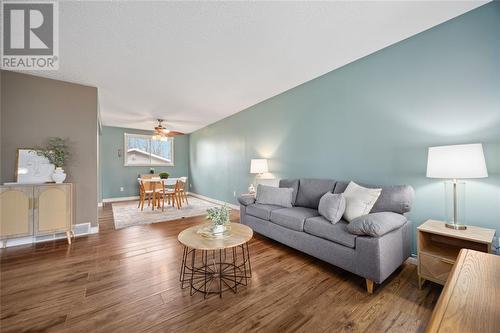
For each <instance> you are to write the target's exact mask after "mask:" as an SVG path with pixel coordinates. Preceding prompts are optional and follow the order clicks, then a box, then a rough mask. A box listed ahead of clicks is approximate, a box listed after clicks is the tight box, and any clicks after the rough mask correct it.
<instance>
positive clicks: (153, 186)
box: [137, 177, 179, 210]
mask: <svg viewBox="0 0 500 333" xmlns="http://www.w3.org/2000/svg"><path fill="white" fill-rule="evenodd" d="M178 179H179V178H166V179H164V178H159V177H152V178H137V180H140V181H142V182H143V183H151V189H152V190H153V207H152V210H155V203H156V186H157V185H160V184H161V186H162V187H163V185H165V186H175V184H176V183H177V180H178ZM158 208H160V200H158Z"/></svg>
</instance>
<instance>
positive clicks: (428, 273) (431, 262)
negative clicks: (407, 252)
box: [419, 253, 455, 284]
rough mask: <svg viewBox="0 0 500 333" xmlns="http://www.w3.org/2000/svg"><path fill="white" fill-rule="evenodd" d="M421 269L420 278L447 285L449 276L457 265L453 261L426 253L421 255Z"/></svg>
mask: <svg viewBox="0 0 500 333" xmlns="http://www.w3.org/2000/svg"><path fill="white" fill-rule="evenodd" d="M419 255H420V258H419V269H420V276H422V277H423V278H428V279H429V280H432V281H435V282H438V283H441V284H445V283H446V279H447V278H448V274H450V271H451V268H452V267H453V264H454V263H455V262H454V261H453V260H450V259H446V258H440V257H434V256H430V255H427V254H425V253H420V254H419Z"/></svg>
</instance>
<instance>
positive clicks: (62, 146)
mask: <svg viewBox="0 0 500 333" xmlns="http://www.w3.org/2000/svg"><path fill="white" fill-rule="evenodd" d="M37 154H38V155H40V156H44V157H46V158H47V159H48V160H49V162H50V163H52V164H54V166H55V167H56V169H55V170H54V173H53V174H52V179H53V180H54V181H55V182H56V183H58V184H60V183H62V182H64V180H65V179H66V174H65V173H64V170H63V166H64V165H65V164H66V162H67V161H68V158H69V155H70V153H69V148H68V144H67V143H66V140H64V139H61V138H56V137H55V138H50V139H49V142H48V144H47V146H46V147H45V148H44V149H39V150H37Z"/></svg>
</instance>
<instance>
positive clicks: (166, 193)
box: [156, 180, 182, 211]
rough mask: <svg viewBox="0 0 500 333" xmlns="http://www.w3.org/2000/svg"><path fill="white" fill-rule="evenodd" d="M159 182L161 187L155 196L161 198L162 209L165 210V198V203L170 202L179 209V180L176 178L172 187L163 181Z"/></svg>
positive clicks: (180, 204)
mask: <svg viewBox="0 0 500 333" xmlns="http://www.w3.org/2000/svg"><path fill="white" fill-rule="evenodd" d="M161 184H162V185H161V189H160V191H157V193H156V196H157V197H158V199H160V198H161V199H162V211H164V210H165V199H167V205H169V204H170V202H172V207H175V206H177V209H180V208H181V207H182V203H181V200H180V191H179V189H180V187H181V182H180V181H179V180H177V181H176V182H175V185H174V187H173V188H171V187H168V186H167V185H166V184H165V182H161Z"/></svg>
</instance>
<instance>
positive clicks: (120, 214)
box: [112, 196, 218, 229]
mask: <svg viewBox="0 0 500 333" xmlns="http://www.w3.org/2000/svg"><path fill="white" fill-rule="evenodd" d="M188 201H189V204H186V203H185V202H184V203H183V205H182V207H181V209H177V208H174V207H172V206H171V205H169V206H168V207H167V204H166V203H165V211H163V212H162V210H161V208H160V209H155V210H151V207H148V206H147V201H146V202H145V204H144V210H143V211H141V209H140V208H137V205H138V204H139V201H126V202H115V203H113V204H112V208H113V218H114V221H115V229H122V228H126V227H131V226H135V225H143V224H150V223H158V222H166V221H172V220H177V219H181V218H183V217H192V216H199V215H204V214H205V213H206V212H207V209H208V208H211V207H216V206H218V205H217V204H215V203H212V202H209V201H205V200H202V199H198V198H195V197H192V196H188Z"/></svg>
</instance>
